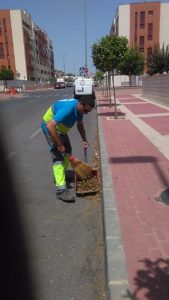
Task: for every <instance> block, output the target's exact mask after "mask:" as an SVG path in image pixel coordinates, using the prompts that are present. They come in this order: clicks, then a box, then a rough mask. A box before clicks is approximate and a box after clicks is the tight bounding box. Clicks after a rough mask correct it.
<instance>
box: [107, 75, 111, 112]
mask: <svg viewBox="0 0 169 300" xmlns="http://www.w3.org/2000/svg"><path fill="white" fill-rule="evenodd" d="M108 93H109V102H110V108H111V106H112V101H111V86H110V72H108Z"/></svg>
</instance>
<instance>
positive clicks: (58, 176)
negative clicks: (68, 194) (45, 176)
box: [53, 156, 69, 190]
mask: <svg viewBox="0 0 169 300" xmlns="http://www.w3.org/2000/svg"><path fill="white" fill-rule="evenodd" d="M68 165H69V161H68V158H67V157H66V156H64V162H63V161H57V162H54V163H53V175H54V178H55V184H56V189H57V190H63V189H65V188H66V179H65V173H66V170H67V167H68Z"/></svg>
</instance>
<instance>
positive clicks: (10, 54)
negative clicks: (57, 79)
mask: <svg viewBox="0 0 169 300" xmlns="http://www.w3.org/2000/svg"><path fill="white" fill-rule="evenodd" d="M3 65H5V66H6V67H7V68H9V69H11V70H12V71H13V72H14V79H19V80H31V81H35V82H45V81H48V80H49V79H50V78H51V77H53V76H54V54H53V45H52V41H51V40H50V39H49V38H48V36H47V33H46V32H45V31H44V30H42V29H41V28H40V27H38V26H37V25H36V24H35V23H34V22H33V20H32V18H31V15H30V14H29V13H28V12H27V11H25V10H0V68H1V67H2V66H3Z"/></svg>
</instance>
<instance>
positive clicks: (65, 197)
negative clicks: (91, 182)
mask: <svg viewBox="0 0 169 300" xmlns="http://www.w3.org/2000/svg"><path fill="white" fill-rule="evenodd" d="M56 196H57V198H58V199H60V200H62V201H64V202H75V195H73V194H72V193H71V192H70V191H69V190H66V189H65V190H63V191H61V192H57V193H56Z"/></svg>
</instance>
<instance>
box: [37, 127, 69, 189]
mask: <svg viewBox="0 0 169 300" xmlns="http://www.w3.org/2000/svg"><path fill="white" fill-rule="evenodd" d="M42 131H43V134H44V136H45V138H46V140H47V143H48V145H49V151H50V154H51V157H52V161H53V167H52V168H53V175H54V179H55V185H56V189H57V190H62V189H64V188H66V180H65V172H66V170H67V168H68V165H69V160H68V158H67V156H65V155H63V154H62V153H60V152H59V151H58V150H57V146H56V145H55V144H54V143H53V140H52V138H51V136H50V135H49V133H48V129H47V128H46V127H45V126H42ZM58 134H59V133H58ZM59 136H60V138H61V140H62V142H63V144H64V146H65V149H66V153H68V154H71V152H72V148H71V144H70V141H69V137H68V135H67V134H59Z"/></svg>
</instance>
